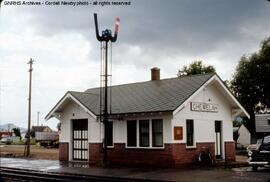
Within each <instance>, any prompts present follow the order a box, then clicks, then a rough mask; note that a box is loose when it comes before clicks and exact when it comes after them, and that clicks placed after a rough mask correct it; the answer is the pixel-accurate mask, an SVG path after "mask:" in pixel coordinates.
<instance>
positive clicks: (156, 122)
mask: <svg viewBox="0 0 270 182" xmlns="http://www.w3.org/2000/svg"><path fill="white" fill-rule="evenodd" d="M152 140H153V141H152V142H153V143H152V146H153V147H162V146H163V120H162V119H153V120H152Z"/></svg>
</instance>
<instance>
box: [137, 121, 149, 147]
mask: <svg viewBox="0 0 270 182" xmlns="http://www.w3.org/2000/svg"><path fill="white" fill-rule="evenodd" d="M139 134H140V147H149V120H140V121H139Z"/></svg>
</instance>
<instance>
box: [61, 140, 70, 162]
mask: <svg viewBox="0 0 270 182" xmlns="http://www.w3.org/2000/svg"><path fill="white" fill-rule="evenodd" d="M68 153H69V148H68V143H67V142H66V143H62V142H61V143H59V160H60V161H68V160H69V156H68Z"/></svg>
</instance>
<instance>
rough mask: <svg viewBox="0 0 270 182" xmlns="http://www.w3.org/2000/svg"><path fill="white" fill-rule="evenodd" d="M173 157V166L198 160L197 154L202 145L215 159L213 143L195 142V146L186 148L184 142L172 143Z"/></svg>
mask: <svg viewBox="0 0 270 182" xmlns="http://www.w3.org/2000/svg"><path fill="white" fill-rule="evenodd" d="M172 146H173V153H172V155H173V159H174V163H175V166H183V165H187V164H191V163H194V162H197V161H198V157H199V154H200V152H201V148H202V147H208V148H209V152H210V153H211V154H212V157H213V158H214V159H215V143H214V142H207V143H197V144H196V148H186V144H185V143H183V144H173V145H172Z"/></svg>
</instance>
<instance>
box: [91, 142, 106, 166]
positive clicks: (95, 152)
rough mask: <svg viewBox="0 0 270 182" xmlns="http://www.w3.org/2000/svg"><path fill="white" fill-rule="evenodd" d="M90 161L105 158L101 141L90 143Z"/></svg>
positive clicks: (94, 161)
mask: <svg viewBox="0 0 270 182" xmlns="http://www.w3.org/2000/svg"><path fill="white" fill-rule="evenodd" d="M88 155H89V158H88V160H89V162H93V163H96V162H97V161H101V160H102V159H103V153H102V144H101V143H89V148H88Z"/></svg>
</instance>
